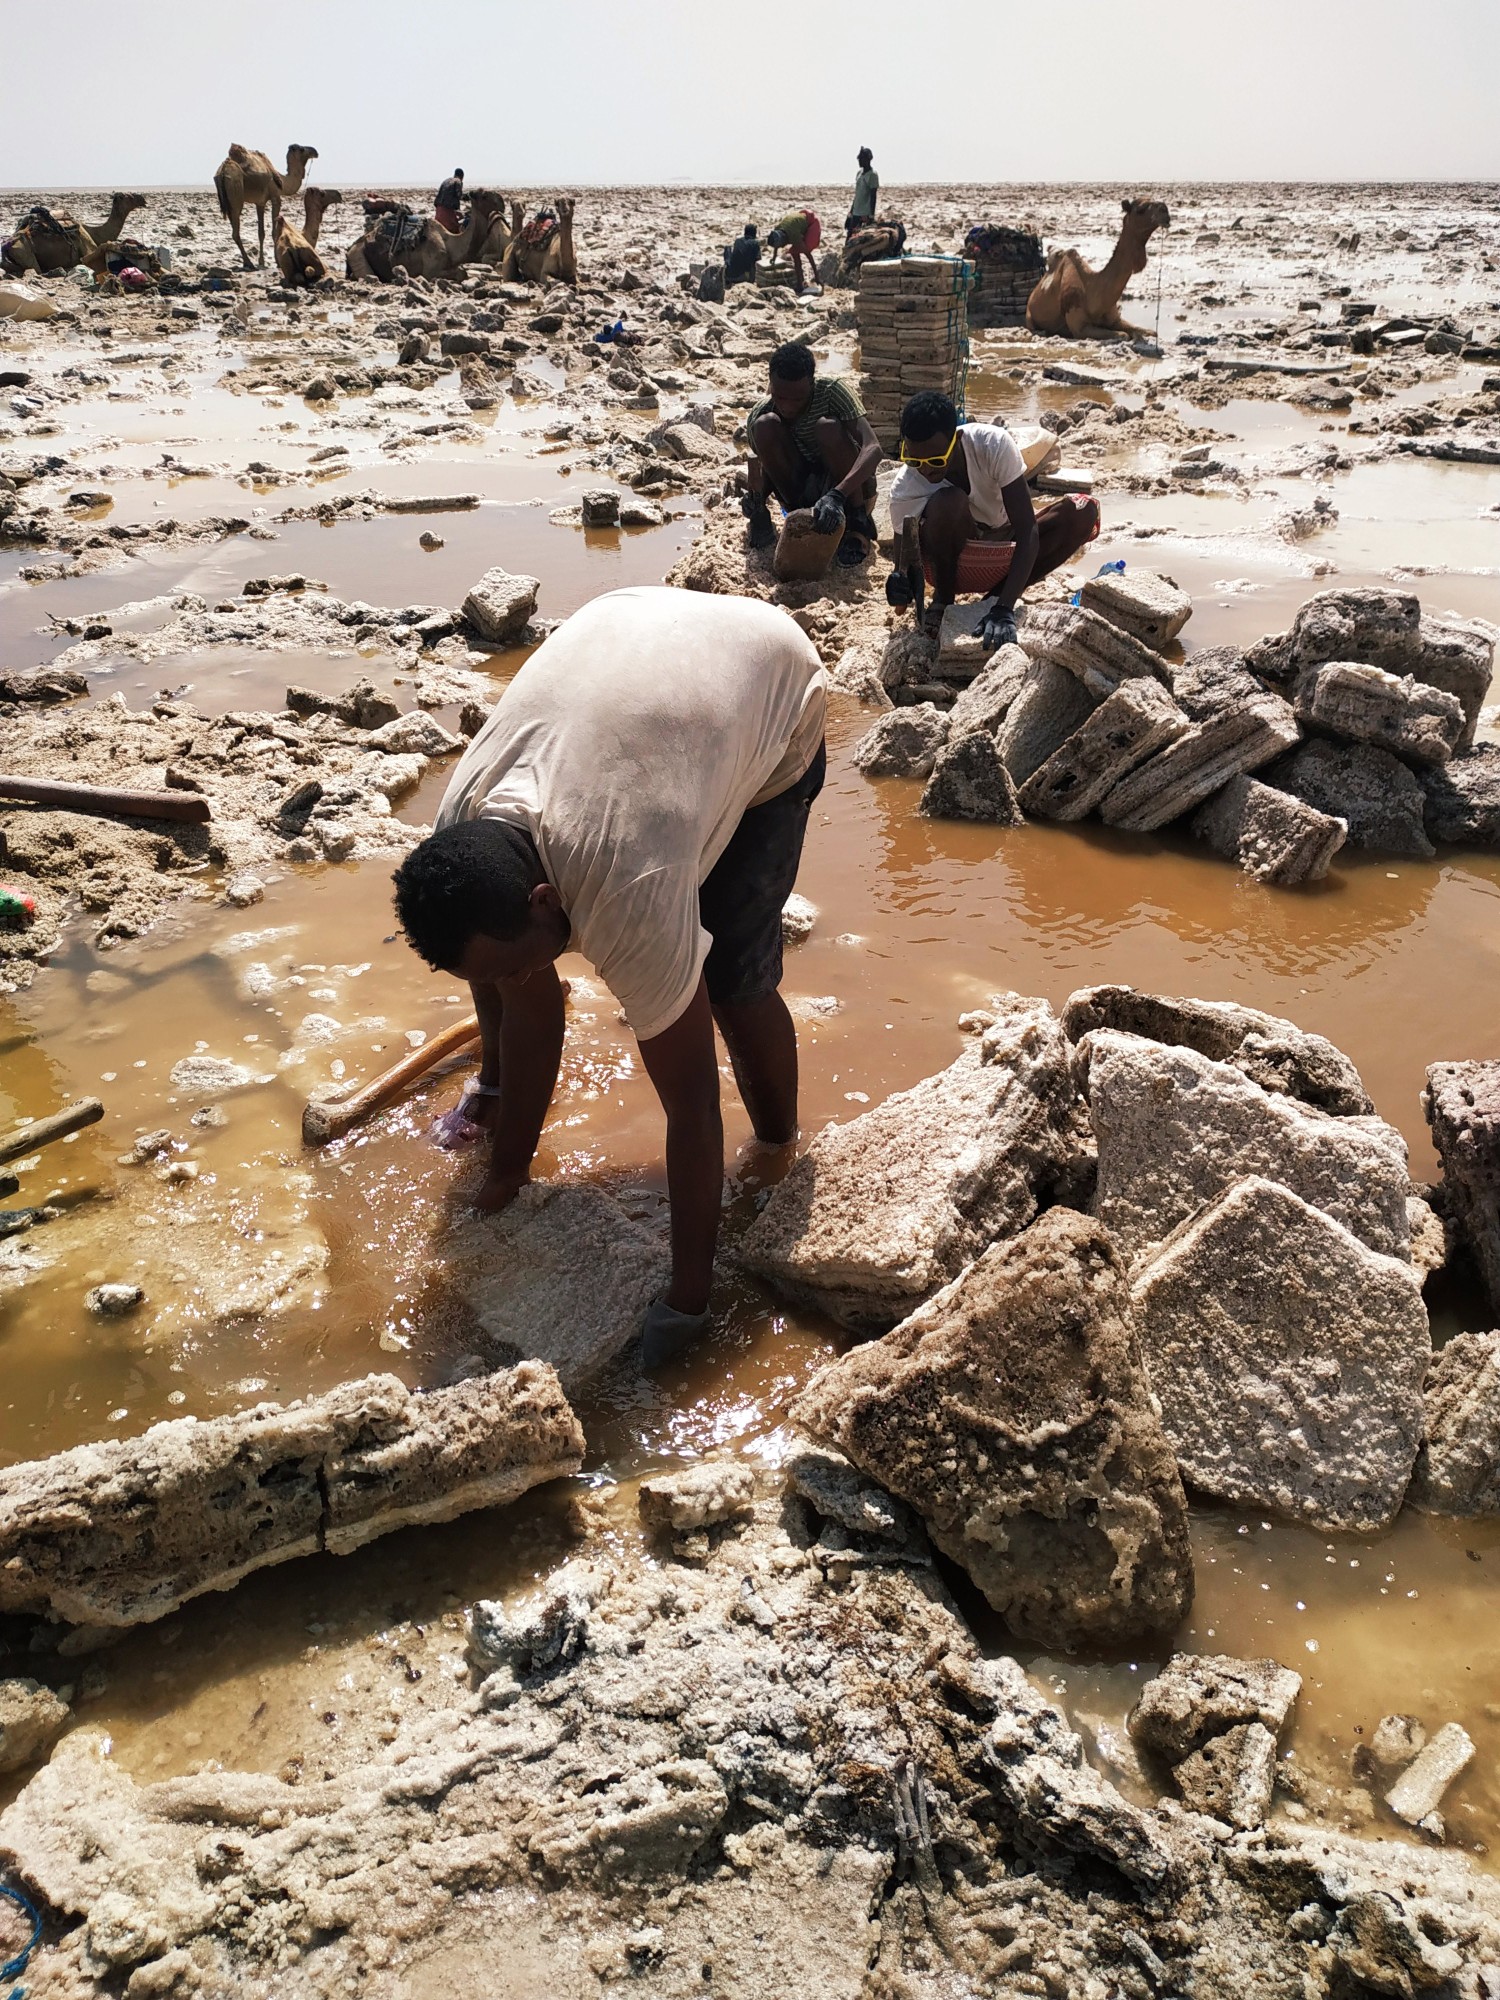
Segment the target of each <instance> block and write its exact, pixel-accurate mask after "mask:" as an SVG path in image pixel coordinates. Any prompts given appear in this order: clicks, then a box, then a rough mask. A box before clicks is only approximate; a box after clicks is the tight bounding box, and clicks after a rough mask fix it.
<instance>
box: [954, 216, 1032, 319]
mask: <svg viewBox="0 0 1500 2000" xmlns="http://www.w3.org/2000/svg"><path fill="white" fill-rule="evenodd" d="M984 234H985V241H984V243H983V244H982V245H979V244H974V243H971V244H970V245H969V246H968V250H967V255H969V256H970V257H971V258H972V259H973V260H974V262H975V264H976V265H977V267H978V280H977V283H976V286H975V289H974V293H973V296H972V297H971V298H970V300H969V324H970V325H971V326H1019V325H1020V324H1021V323H1022V321H1023V320H1024V319H1025V317H1026V306H1027V302H1028V301H1029V300H1030V298H1031V294H1032V292H1033V291H1034V290H1035V289H1036V287H1037V285H1038V284H1040V282H1041V280H1042V279H1043V277H1045V275H1046V270H1047V264H1046V259H1045V258H1044V257H1043V255H1042V239H1041V237H1040V236H1038V235H1037V234H1036V233H1035V231H1034V230H1030V229H1004V228H994V227H991V228H989V229H987V230H985V232H984Z"/></svg>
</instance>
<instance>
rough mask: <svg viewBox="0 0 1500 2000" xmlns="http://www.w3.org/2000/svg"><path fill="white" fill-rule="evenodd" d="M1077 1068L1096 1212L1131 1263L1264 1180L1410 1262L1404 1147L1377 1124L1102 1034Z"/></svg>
mask: <svg viewBox="0 0 1500 2000" xmlns="http://www.w3.org/2000/svg"><path fill="white" fill-rule="evenodd" d="M1077 1067H1078V1071H1079V1074H1080V1077H1081V1078H1082V1079H1083V1081H1084V1088H1085V1090H1086V1092H1087V1095H1088V1098H1089V1110H1090V1117H1091V1120H1092V1123H1093V1128H1094V1137H1095V1139H1096V1141H1097V1142H1098V1147H1099V1179H1098V1191H1097V1193H1096V1195H1095V1212H1096V1214H1098V1215H1099V1216H1100V1217H1101V1219H1102V1220H1103V1221H1104V1222H1106V1223H1107V1224H1108V1225H1109V1227H1110V1228H1111V1229H1112V1230H1113V1231H1114V1232H1115V1235H1116V1236H1117V1237H1118V1239H1119V1241H1120V1244H1121V1246H1122V1248H1123V1249H1124V1251H1125V1254H1126V1256H1127V1257H1130V1258H1132V1259H1133V1258H1138V1257H1139V1256H1140V1255H1141V1254H1142V1253H1143V1252H1144V1251H1146V1250H1149V1249H1151V1248H1153V1247H1154V1246H1155V1245H1156V1244H1158V1243H1160V1242H1162V1241H1163V1239H1164V1238H1166V1237H1168V1236H1170V1235H1171V1233H1172V1231H1173V1230H1174V1229H1176V1228H1177V1226H1178V1224H1179V1223H1182V1222H1186V1221H1188V1220H1189V1218H1190V1217H1192V1216H1194V1215H1196V1214H1197V1212H1198V1210H1199V1209H1200V1208H1202V1207H1203V1206H1204V1204H1205V1203H1207V1202H1212V1201H1216V1200H1217V1199H1218V1198H1219V1196H1220V1195H1221V1194H1223V1193H1224V1191H1225V1189H1226V1188H1228V1187H1229V1186H1230V1184H1231V1183H1232V1182H1234V1181H1238V1180H1242V1179H1244V1177H1245V1176H1246V1175H1248V1174H1260V1175H1264V1176H1265V1178H1266V1179H1268V1180H1273V1181H1279V1182H1280V1183H1281V1185H1282V1186H1283V1187H1288V1188H1290V1189H1292V1190H1293V1192H1294V1193H1296V1194H1298V1195H1300V1196H1301V1197H1302V1199H1303V1200H1304V1201H1307V1202H1311V1203H1312V1204H1313V1206H1314V1207H1317V1208H1321V1209H1323V1210H1325V1211H1326V1213H1327V1214H1328V1215H1330V1216H1332V1217H1333V1219H1334V1220H1335V1221H1336V1222H1338V1223H1340V1224H1341V1225H1342V1226H1343V1227H1344V1228H1346V1229H1349V1230H1351V1231H1352V1232H1353V1233H1354V1235H1356V1236H1357V1237H1358V1238H1359V1239H1360V1241H1361V1242H1364V1243H1367V1244H1368V1245H1369V1247H1370V1248H1371V1249H1372V1250H1375V1251H1378V1252H1379V1253H1380V1254H1381V1255H1382V1256H1386V1257H1398V1258H1400V1259H1401V1260H1402V1261H1403V1262H1406V1263H1409V1262H1410V1257H1411V1224H1410V1221H1409V1219H1408V1217H1407V1212H1406V1193H1407V1187H1408V1185H1409V1182H1408V1177H1407V1154H1406V1142H1405V1140H1404V1139H1403V1138H1402V1137H1401V1135H1400V1133H1399V1132H1397V1131H1396V1130H1395V1128H1394V1127H1393V1126H1391V1125H1387V1124H1386V1123H1385V1122H1384V1120H1383V1119H1380V1118H1375V1117H1359V1118H1335V1117H1331V1116H1330V1115H1329V1114H1328V1113H1327V1112H1325V1111H1319V1110H1316V1109H1314V1107H1312V1106H1311V1105H1308V1104H1303V1103H1300V1102H1299V1101H1298V1100H1297V1099H1296V1098H1293V1097H1287V1096H1283V1095H1281V1094H1279V1093H1277V1092H1272V1091H1267V1090H1263V1089H1262V1088H1261V1086H1260V1085H1259V1084H1258V1083H1256V1082H1254V1081H1253V1080H1252V1079H1251V1078H1250V1077H1248V1076H1246V1075H1245V1074H1244V1073H1243V1072H1242V1071H1241V1070H1239V1069H1236V1068H1234V1067H1233V1066H1232V1065H1231V1064H1229V1063H1218V1062H1211V1061H1209V1059H1208V1058H1207V1057H1205V1056H1201V1055H1199V1054H1198V1053H1197V1052H1196V1050H1193V1049H1190V1048H1185V1047H1165V1046H1163V1045H1162V1044H1161V1043H1158V1042H1148V1041H1144V1040H1142V1039H1141V1038H1140V1037H1139V1036H1136V1035H1128V1034H1120V1033H1118V1032H1116V1031H1115V1030H1112V1029H1108V1028H1104V1029H1097V1030H1095V1031H1094V1032H1093V1033H1091V1034H1089V1035H1087V1036H1085V1038H1084V1040H1083V1042H1082V1043H1081V1044H1080V1046H1079V1050H1078V1057H1077Z"/></svg>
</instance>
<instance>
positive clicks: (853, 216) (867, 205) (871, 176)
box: [844, 146, 880, 236]
mask: <svg viewBox="0 0 1500 2000" xmlns="http://www.w3.org/2000/svg"><path fill="white" fill-rule="evenodd" d="M858 157H859V177H858V179H857V180H856V181H855V183H854V199H853V201H851V202H850V204H849V213H848V215H847V216H846V217H845V218H844V234H845V235H846V236H852V235H853V234H854V232H855V230H856V229H863V228H864V227H865V225H866V224H867V223H870V222H873V221H874V220H875V209H876V206H877V204H878V202H879V200H880V176H879V174H877V173H876V171H875V167H874V160H875V155H874V154H873V153H872V152H871V151H870V149H869V147H868V146H861V147H860V149H859V155H858Z"/></svg>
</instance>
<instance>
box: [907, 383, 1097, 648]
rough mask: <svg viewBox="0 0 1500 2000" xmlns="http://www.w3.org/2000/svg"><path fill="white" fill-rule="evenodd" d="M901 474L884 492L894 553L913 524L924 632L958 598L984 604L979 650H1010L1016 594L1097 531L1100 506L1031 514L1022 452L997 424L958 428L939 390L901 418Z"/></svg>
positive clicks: (1068, 501)
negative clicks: (924, 593)
mask: <svg viewBox="0 0 1500 2000" xmlns="http://www.w3.org/2000/svg"><path fill="white" fill-rule="evenodd" d="M900 458H901V470H900V472H899V473H898V474H897V476H896V483H895V485H894V486H893V487H892V488H891V527H892V529H893V531H894V533H895V535H896V540H897V546H898V550H899V546H900V542H901V538H902V532H903V530H904V529H905V527H906V524H907V523H908V522H912V521H914V522H916V523H917V524H918V533H919V537H920V548H921V555H922V567H923V570H924V571H925V573H926V576H927V580H928V582H929V583H930V584H931V585H932V591H933V601H932V603H931V604H930V605H929V607H928V610H927V621H928V625H929V627H930V628H931V629H934V630H935V629H936V627H937V626H938V625H940V624H941V622H942V615H943V612H944V610H945V609H946V608H947V607H948V605H950V604H952V603H953V602H954V601H955V599H956V598H957V597H958V595H959V593H960V591H962V592H965V593H973V594H974V595H977V596H982V597H985V598H987V599H988V603H987V605H986V606H985V618H984V622H983V624H982V626H981V628H980V632H981V637H982V639H983V642H984V644H985V646H986V647H987V648H989V649H991V650H993V648H995V647H996V646H1004V645H1009V644H1013V643H1014V641H1015V638H1016V620H1015V608H1016V604H1017V602H1018V601H1019V599H1020V597H1021V594H1022V592H1023V591H1024V590H1025V589H1026V586H1027V585H1028V584H1030V583H1035V582H1036V581H1037V579H1038V578H1039V577H1043V576H1046V575H1048V574H1049V573H1050V572H1051V571H1052V570H1054V569H1056V568H1057V567H1058V565H1059V564H1060V563H1065V562H1066V561H1067V560H1068V558H1069V556H1073V555H1076V554H1077V553H1078V551H1079V550H1080V549H1081V548H1082V547H1083V546H1084V544H1085V543H1086V542H1091V541H1092V540H1093V539H1094V537H1095V535H1097V534H1098V532H1099V503H1098V501H1097V500H1095V499H1094V498H1093V496H1092V494H1087V493H1070V494H1068V495H1066V497H1065V498H1063V499H1061V500H1054V501H1052V502H1051V503H1050V504H1049V505H1047V506H1044V507H1043V508H1042V509H1041V510H1040V512H1038V511H1037V510H1036V509H1035V508H1034V507H1033V506H1032V501H1031V488H1030V487H1029V486H1028V485H1027V483H1026V466H1025V463H1024V461H1023V459H1022V457H1021V448H1020V446H1019V445H1018V444H1017V443H1016V441H1015V439H1014V438H1013V437H1012V436H1011V434H1010V432H1009V431H1008V430H1006V428H1005V427H1004V425H1003V424H961V423H960V422H959V420H958V412H957V410H956V409H955V408H954V407H953V404H952V403H951V402H950V401H949V399H948V397H946V396H944V395H942V394H941V393H940V392H939V391H938V390H936V389H923V390H921V391H920V392H919V393H918V394H917V395H915V396H913V397H912V398H911V399H910V400H909V401H908V403H907V405H906V407H905V409H904V410H903V411H902V412H901V448H900ZM886 595H887V597H888V598H889V599H890V601H891V602H892V603H907V602H909V601H910V598H909V586H908V585H907V581H906V578H905V575H904V574H903V573H902V572H901V571H900V570H897V571H896V572H895V573H894V574H893V575H892V576H891V577H890V578H889V580H888V581H887V584H886Z"/></svg>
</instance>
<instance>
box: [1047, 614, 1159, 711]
mask: <svg viewBox="0 0 1500 2000" xmlns="http://www.w3.org/2000/svg"><path fill="white" fill-rule="evenodd" d="M1021 644H1022V645H1023V646H1024V647H1025V648H1026V650H1027V652H1028V653H1030V655H1031V657H1032V658H1033V659H1034V660H1050V661H1051V662H1052V664H1053V665H1054V666H1058V667H1066V668H1067V670H1068V672H1069V673H1070V674H1076V675H1077V676H1078V678H1079V680H1081V681H1082V682H1083V683H1084V685H1085V686H1086V687H1087V688H1088V690H1089V692H1090V693H1091V694H1092V695H1093V697H1094V699H1095V700H1096V701H1102V700H1103V699H1104V697H1105V696H1106V695H1107V694H1113V693H1114V691H1115V689H1116V688H1117V687H1118V686H1119V685H1120V683H1121V681H1126V680H1134V679H1136V678H1138V677H1140V676H1144V677H1145V678H1146V679H1148V680H1164V679H1165V678H1166V671H1167V670H1166V666H1165V663H1164V662H1163V661H1162V659H1161V658H1160V656H1159V655H1158V654H1156V653H1154V652H1153V651H1152V650H1151V648H1150V647H1149V646H1143V645H1142V644H1141V642H1140V640H1139V639H1137V638H1135V637H1134V636H1133V634H1131V633H1129V632H1127V631H1125V630H1123V628H1122V627H1120V626H1119V625H1116V624H1114V623H1112V622H1111V621H1110V620H1109V619H1108V618H1101V617H1100V616H1099V614H1098V613H1097V612H1094V611H1090V610H1087V609H1086V608H1085V607H1083V606H1082V605H1074V604H1038V605H1035V606H1032V607H1030V608H1029V609H1028V611H1027V614H1026V624H1025V626H1024V627H1023V629H1022V632H1021Z"/></svg>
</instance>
